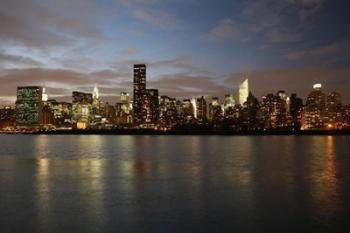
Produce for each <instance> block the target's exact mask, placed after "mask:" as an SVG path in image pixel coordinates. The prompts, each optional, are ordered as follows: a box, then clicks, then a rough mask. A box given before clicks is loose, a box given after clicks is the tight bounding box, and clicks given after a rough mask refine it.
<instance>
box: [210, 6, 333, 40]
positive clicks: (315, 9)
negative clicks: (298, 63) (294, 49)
mask: <svg viewBox="0 0 350 233" xmlns="http://www.w3.org/2000/svg"><path fill="white" fill-rule="evenodd" d="M325 2H326V1H325V0H248V1H245V4H244V6H243V8H242V10H241V11H240V13H239V14H237V15H236V16H235V20H233V19H232V18H224V19H222V20H221V21H219V23H218V24H217V25H216V26H215V27H214V28H212V29H211V31H210V32H209V35H210V37H211V38H216V39H219V40H237V39H238V40H241V41H247V40H256V39H260V40H264V41H265V42H266V41H267V42H268V43H290V42H299V41H301V40H302V38H303V36H304V35H303V33H304V29H305V28H306V27H308V24H305V23H304V21H305V19H310V18H311V16H315V15H316V14H319V13H321V12H322V11H323V9H324V4H325Z"/></svg>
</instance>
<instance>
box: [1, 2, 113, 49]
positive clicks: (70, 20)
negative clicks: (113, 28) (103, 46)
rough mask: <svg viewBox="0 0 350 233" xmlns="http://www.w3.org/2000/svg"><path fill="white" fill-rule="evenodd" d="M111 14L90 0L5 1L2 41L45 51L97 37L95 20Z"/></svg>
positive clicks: (2, 12)
mask: <svg viewBox="0 0 350 233" xmlns="http://www.w3.org/2000/svg"><path fill="white" fill-rule="evenodd" d="M78 10H79V13H77V11H78ZM110 14H111V12H110V10H109V9H108V8H104V7H101V5H98V4H96V3H95V2H94V1H90V0H86V1H85V0H84V1H83V0H75V1H69V0H62V1H52V0H49V1H35V0H26V1H21V0H11V1H3V2H1V7H0V41H1V42H2V43H7V44H19V45H23V46H28V47H35V48H39V49H43V48H48V47H52V46H54V47H56V46H61V45H67V44H70V43H72V42H73V41H74V42H76V41H75V40H78V39H79V38H80V37H84V38H98V37H101V31H100V29H99V28H98V26H97V22H98V20H96V19H97V17H98V18H101V17H104V16H106V15H110Z"/></svg>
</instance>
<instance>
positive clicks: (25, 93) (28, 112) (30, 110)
mask: <svg viewBox="0 0 350 233" xmlns="http://www.w3.org/2000/svg"><path fill="white" fill-rule="evenodd" d="M42 93H43V89H42V87H39V86H26V87H17V101H16V125H17V126H18V127H39V126H40V123H41V119H42V105H43V104H42Z"/></svg>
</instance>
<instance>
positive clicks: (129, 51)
mask: <svg viewBox="0 0 350 233" xmlns="http://www.w3.org/2000/svg"><path fill="white" fill-rule="evenodd" d="M120 52H121V54H122V55H134V54H137V53H139V52H140V51H139V50H138V49H137V48H132V47H129V48H125V49H122V50H121V51H120Z"/></svg>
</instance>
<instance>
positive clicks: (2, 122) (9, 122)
mask: <svg viewBox="0 0 350 233" xmlns="http://www.w3.org/2000/svg"><path fill="white" fill-rule="evenodd" d="M15 122H16V111H15V109H13V108H11V107H10V106H5V107H4V108H1V109H0V129H2V128H6V127H13V126H14V125H15Z"/></svg>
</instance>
